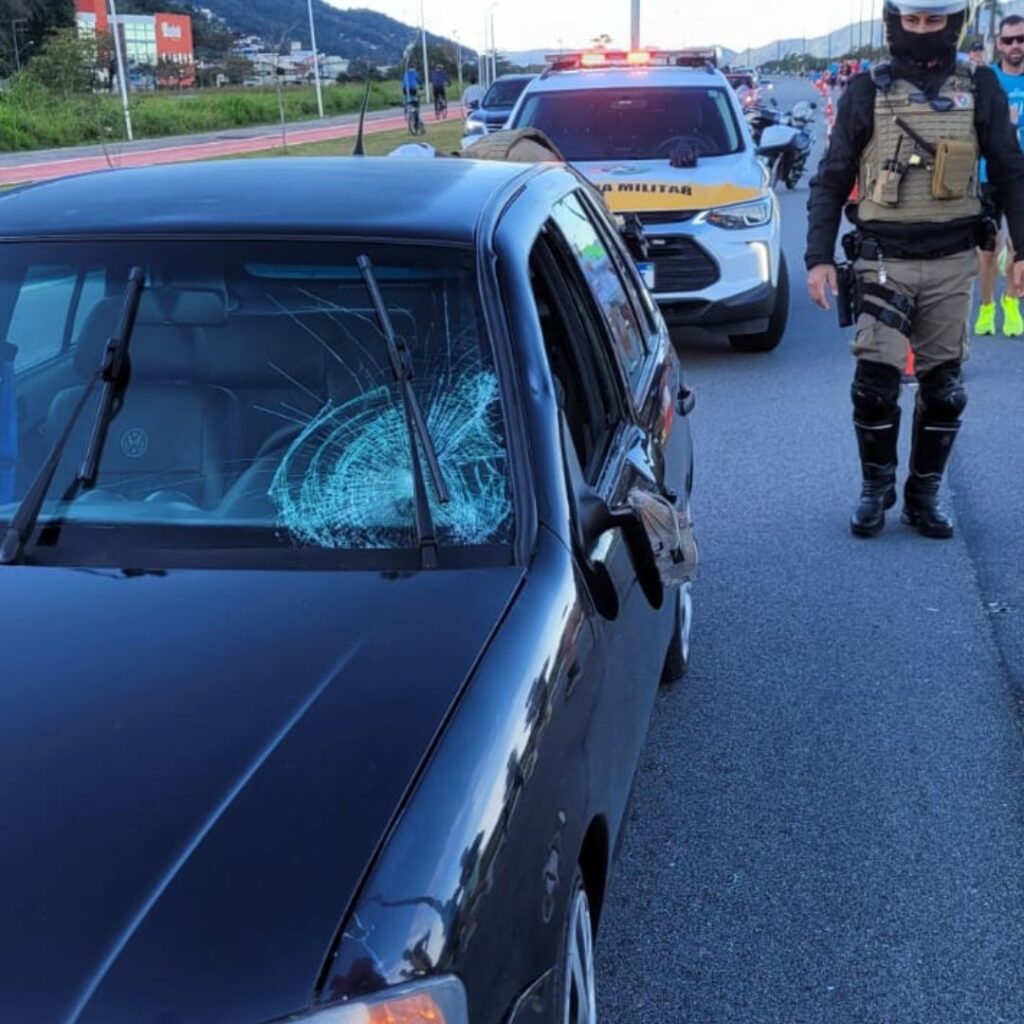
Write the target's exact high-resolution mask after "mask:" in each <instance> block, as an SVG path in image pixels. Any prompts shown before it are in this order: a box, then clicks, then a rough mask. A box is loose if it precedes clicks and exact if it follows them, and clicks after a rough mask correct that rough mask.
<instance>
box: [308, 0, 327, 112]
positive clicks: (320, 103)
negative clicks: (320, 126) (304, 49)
mask: <svg viewBox="0 0 1024 1024" xmlns="http://www.w3.org/2000/svg"><path fill="white" fill-rule="evenodd" d="M306 5H307V7H309V42H310V45H311V46H312V48H313V74H314V75H315V76H316V107H317V110H319V111H320V116H321V117H323V116H324V97H323V93H322V92H321V91H320V54H319V53H317V50H316V28H315V27H314V25H313V0H307V4H306Z"/></svg>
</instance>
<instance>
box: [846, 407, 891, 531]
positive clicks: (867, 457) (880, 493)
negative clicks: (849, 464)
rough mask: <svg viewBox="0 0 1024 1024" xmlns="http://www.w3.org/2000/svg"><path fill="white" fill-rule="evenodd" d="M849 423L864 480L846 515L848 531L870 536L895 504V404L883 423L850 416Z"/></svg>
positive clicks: (880, 526)
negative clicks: (851, 426) (864, 420)
mask: <svg viewBox="0 0 1024 1024" xmlns="http://www.w3.org/2000/svg"><path fill="white" fill-rule="evenodd" d="M853 427H854V430H855V431H856V433H857V447H858V448H859V449H860V462H861V470H862V472H863V475H864V482H863V484H862V485H861V492H860V500H859V501H858V502H857V507H856V508H855V509H854V510H853V515H852V516H851V517H850V532H851V533H853V534H854V535H855V536H857V537H874V536H875V534H877V533H880V532H881V530H882V527H883V526H885V513H886V510H887V509H890V508H892V507H893V505H895V504H896V442H897V440H898V438H899V432H900V411H899V408H897V409H895V410H894V412H893V413H892V416H891V418H890V419H889V420H888V421H886V422H884V423H871V424H868V423H861V422H860V421H858V420H854V422H853Z"/></svg>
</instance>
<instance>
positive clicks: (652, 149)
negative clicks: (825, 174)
mask: <svg viewBox="0 0 1024 1024" xmlns="http://www.w3.org/2000/svg"><path fill="white" fill-rule="evenodd" d="M549 61H550V66H549V68H548V69H547V70H546V71H545V72H544V73H543V74H541V75H540V76H538V77H537V78H536V79H535V80H534V81H533V82H531V83H530V84H529V85H528V86H527V87H526V89H525V90H524V92H523V94H522V96H520V98H519V101H518V102H517V104H516V107H515V109H514V110H513V112H512V115H511V117H510V119H509V122H508V127H509V128H525V127H533V128H538V129H540V130H541V131H543V132H545V133H546V134H547V135H548V136H549V137H550V138H551V140H552V141H553V142H554V143H555V145H556V146H557V147H558V148H559V150H560V151H561V152H562V154H563V155H564V156H565V158H566V160H568V161H570V162H571V163H572V164H573V165H574V166H575V167H576V168H577V170H579V171H580V172H581V173H582V174H584V175H585V176H586V177H587V178H588V179H589V180H590V181H591V182H593V184H594V185H595V186H596V187H597V188H598V189H599V190H600V191H601V192H602V193H603V194H604V198H605V202H606V203H607V205H608V207H609V208H610V209H611V210H612V212H613V213H616V214H623V215H625V214H637V215H638V216H639V219H640V221H641V223H642V224H643V227H644V232H645V234H646V236H647V240H648V243H649V253H650V256H649V262H644V263H641V265H640V269H641V271H642V272H643V274H644V278H645V280H646V281H647V283H648V286H649V287H650V288H651V290H652V291H653V293H654V296H655V298H656V299H657V300H658V303H659V305H660V306H661V310H662V313H663V314H664V316H665V319H666V321H667V322H668V323H669V324H670V325H676V326H679V325H691V326H699V327H708V328H712V329H714V330H716V331H724V332H725V333H726V334H727V335H728V336H729V340H730V342H731V343H732V345H733V347H734V348H735V349H737V350H739V351H747V352H763V351H767V350H769V349H773V348H775V346H776V345H778V343H779V341H780V340H781V339H782V336H783V334H784V332H785V328H786V321H787V319H788V315H789V278H788V274H787V270H786V262H785V257H784V255H783V252H782V244H781V234H782V232H781V225H780V217H779V204H778V201H777V200H776V198H775V194H774V192H773V191H772V189H771V187H770V185H769V180H768V174H767V172H766V169H765V166H764V164H763V162H762V161H761V160H760V159H759V158H758V156H757V153H756V151H755V147H754V143H753V141H752V139H751V137H750V133H749V131H748V129H747V126H746V123H745V121H744V118H743V112H742V109H741V107H740V104H739V102H738V100H737V98H736V93H735V90H734V89H733V88H732V87H731V86H730V84H729V82H728V81H727V80H726V78H725V76H724V75H723V74H722V73H721V72H720V71H718V70H717V69H716V68H715V67H714V66H712V65H710V64H706V63H704V60H703V58H702V57H701V56H700V55H695V54H694V53H692V52H687V51H673V52H666V51H660V52H644V53H611V52H608V51H596V52H592V53H575V54H559V55H557V56H552V57H550V58H549Z"/></svg>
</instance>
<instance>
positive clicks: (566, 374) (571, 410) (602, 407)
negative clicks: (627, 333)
mask: <svg viewBox="0 0 1024 1024" xmlns="http://www.w3.org/2000/svg"><path fill="white" fill-rule="evenodd" d="M530 271H531V278H532V282H533V293H534V300H535V302H536V304H537V314H538V317H539V319H540V323H541V329H542V331H543V334H544V343H545V348H546V351H547V355H548V361H549V363H550V366H551V373H552V376H553V377H554V380H555V388H556V391H557V393H558V401H559V406H560V408H561V409H562V411H563V412H564V414H565V417H566V421H567V423H568V426H569V431H570V434H571V435H572V439H573V443H574V447H575V448H576V454H577V457H578V459H579V463H580V465H581V466H582V467H583V472H584V475H585V476H586V478H587V480H588V481H589V482H590V483H596V481H597V479H598V478H599V476H600V474H601V468H602V466H603V463H604V459H605V456H606V453H607V451H608V448H609V445H610V443H611V440H612V437H613V436H614V432H615V429H616V427H617V426H618V425H619V423H620V422H622V420H623V406H622V401H621V394H620V390H619V386H618V384H617V381H616V375H615V374H616V371H615V368H614V359H613V357H612V353H611V351H610V350H609V347H608V346H609V343H608V335H607V332H606V331H605V329H604V323H603V319H602V318H601V317H600V314H599V313H598V312H597V310H596V308H595V305H594V302H593V296H592V294H591V293H590V291H589V288H588V287H587V284H586V281H585V279H584V277H583V274H582V270H581V267H580V265H579V263H578V261H577V258H576V256H575V255H574V253H573V252H572V250H571V249H570V247H569V245H568V244H567V243H566V242H565V240H564V237H563V236H562V235H561V234H560V233H559V232H558V231H557V229H556V228H555V227H554V226H553V225H552V226H551V227H550V228H549V229H548V231H547V232H546V233H545V235H544V236H543V237H542V239H541V240H540V241H539V242H538V243H537V246H536V247H535V250H534V253H533V257H532V259H531V262H530Z"/></svg>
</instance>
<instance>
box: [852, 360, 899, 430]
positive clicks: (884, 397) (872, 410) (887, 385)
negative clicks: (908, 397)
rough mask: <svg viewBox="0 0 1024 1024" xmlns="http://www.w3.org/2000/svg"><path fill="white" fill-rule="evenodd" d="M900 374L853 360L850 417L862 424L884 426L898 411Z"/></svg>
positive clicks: (889, 367) (883, 365)
mask: <svg viewBox="0 0 1024 1024" xmlns="http://www.w3.org/2000/svg"><path fill="white" fill-rule="evenodd" d="M901 379H902V374H901V373H900V371H899V370H897V369H896V368H895V367H893V366H887V365H886V364H885V363H873V362H869V361H868V360H866V359H858V360H857V370H856V372H855V373H854V375H853V385H852V386H851V388H850V397H851V398H852V400H853V411H854V415H855V416H856V417H857V418H858V419H862V420H864V422H865V423H885V422H888V421H889V420H891V419H893V418H894V417H895V416H896V414H897V411H898V409H899V401H900V380H901Z"/></svg>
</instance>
